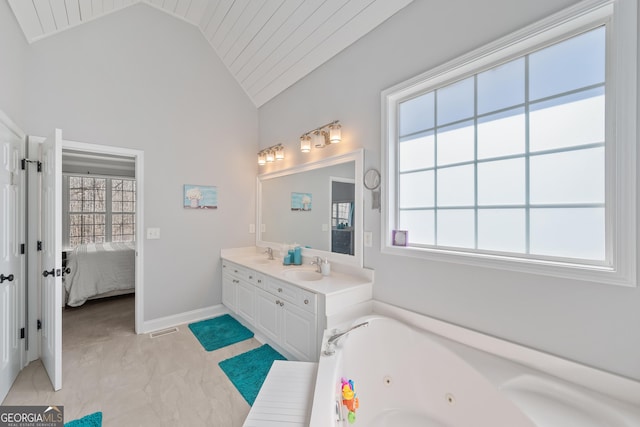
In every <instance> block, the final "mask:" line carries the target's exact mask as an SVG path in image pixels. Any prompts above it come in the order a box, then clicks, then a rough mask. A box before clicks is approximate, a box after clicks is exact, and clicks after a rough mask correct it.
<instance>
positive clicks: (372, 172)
mask: <svg viewBox="0 0 640 427" xmlns="http://www.w3.org/2000/svg"><path fill="white" fill-rule="evenodd" d="M364 186H365V188H366V189H367V190H375V189H376V188H378V187H380V172H378V171H377V170H376V169H369V170H368V171H367V172H365V174H364Z"/></svg>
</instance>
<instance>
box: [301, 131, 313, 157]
mask: <svg viewBox="0 0 640 427" xmlns="http://www.w3.org/2000/svg"><path fill="white" fill-rule="evenodd" d="M300 151H302V152H303V153H308V152H309V151H311V137H310V136H309V135H307V134H305V135H302V136H301V137H300Z"/></svg>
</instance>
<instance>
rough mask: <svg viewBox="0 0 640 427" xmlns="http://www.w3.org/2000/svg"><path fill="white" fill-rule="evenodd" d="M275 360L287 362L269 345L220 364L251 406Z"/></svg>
mask: <svg viewBox="0 0 640 427" xmlns="http://www.w3.org/2000/svg"><path fill="white" fill-rule="evenodd" d="M274 360H287V359H286V358H285V357H284V356H283V355H281V354H280V353H278V352H277V351H275V350H274V349H273V348H272V347H271V346H270V345H269V344H265V345H263V346H262V347H258V348H255V349H253V350H250V351H247V352H246V353H242V354H239V355H237V356H236V357H232V358H231V359H227V360H223V361H222V362H220V363H218V365H219V366H220V368H222V370H223V371H224V373H225V374H227V377H229V379H230V380H231V382H232V383H233V385H234V386H235V387H236V388H237V389H238V391H239V392H240V394H241V395H242V397H244V400H246V401H247V403H248V404H249V405H253V402H254V401H255V400H256V396H258V392H259V391H260V387H262V383H264V380H265V379H266V378H267V374H268V373H269V369H271V365H272V364H273V361H274Z"/></svg>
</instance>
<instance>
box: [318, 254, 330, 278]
mask: <svg viewBox="0 0 640 427" xmlns="http://www.w3.org/2000/svg"><path fill="white" fill-rule="evenodd" d="M320 271H321V272H322V275H323V276H328V275H330V274H331V264H329V260H328V259H327V258H325V259H324V261H322V263H321V264H320Z"/></svg>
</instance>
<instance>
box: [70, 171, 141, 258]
mask: <svg viewBox="0 0 640 427" xmlns="http://www.w3.org/2000/svg"><path fill="white" fill-rule="evenodd" d="M109 189H111V191H110V194H109V195H110V200H111V203H110V204H108V200H107V199H108V198H107V192H108V191H109ZM135 191H136V186H135V180H131V179H115V178H96V177H87V176H69V177H68V192H69V193H68V194H69V204H68V224H69V225H68V227H69V228H68V233H69V246H70V247H75V246H77V245H79V244H85V243H104V242H109V241H113V242H129V241H134V240H135ZM116 200H117V201H116ZM114 208H117V209H115V210H114ZM108 230H111V233H110V234H111V235H107V232H108Z"/></svg>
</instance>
